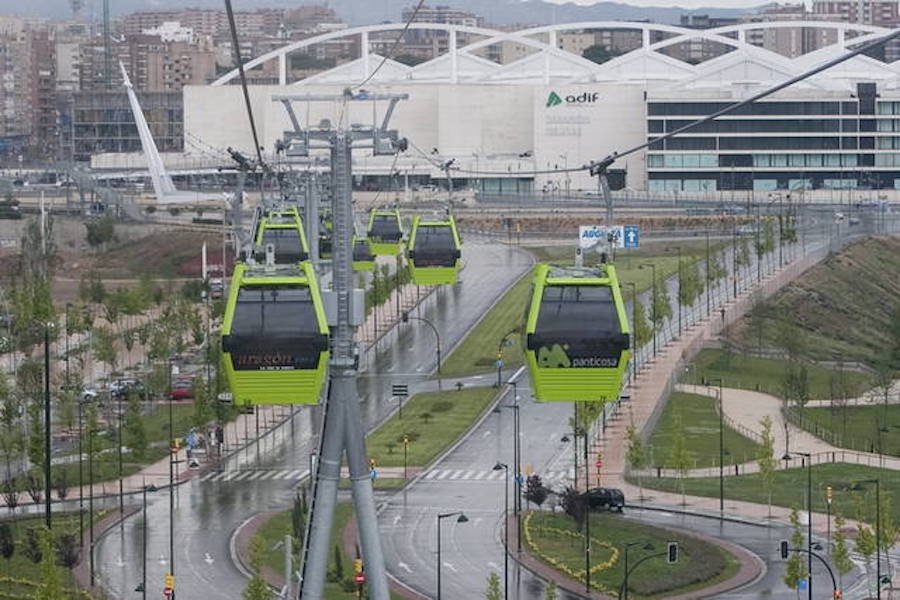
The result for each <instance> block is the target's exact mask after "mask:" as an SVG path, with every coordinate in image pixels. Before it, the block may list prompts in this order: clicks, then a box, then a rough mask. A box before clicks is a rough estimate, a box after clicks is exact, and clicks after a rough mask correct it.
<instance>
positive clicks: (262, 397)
mask: <svg viewBox="0 0 900 600" xmlns="http://www.w3.org/2000/svg"><path fill="white" fill-rule="evenodd" d="M328 355H329V329H328V323H327V321H326V318H325V308H324V305H323V303H322V297H321V294H320V293H319V286H318V283H317V281H316V275H315V271H314V269H313V266H312V265H311V264H310V263H309V262H304V263H301V264H299V265H292V266H278V267H271V266H269V267H252V268H251V267H248V266H247V265H244V264H238V265H237V266H236V267H235V271H234V276H233V277H232V282H231V287H230V289H229V294H228V302H227V304H226V309H225V320H224V322H223V325H222V361H223V363H224V367H225V373H226V377H227V378H228V384H229V387H230V388H231V392H232V394H233V396H234V401H235V403H236V404H315V403H317V402H318V401H319V398H320V396H321V395H322V389H323V387H324V385H325V377H326V372H327V365H328Z"/></svg>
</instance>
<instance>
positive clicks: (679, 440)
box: [669, 414, 691, 504]
mask: <svg viewBox="0 0 900 600" xmlns="http://www.w3.org/2000/svg"><path fill="white" fill-rule="evenodd" d="M669 464H670V465H671V466H672V468H673V469H675V470H676V471H677V472H678V480H679V484H680V485H681V503H682V504H687V501H686V500H685V491H684V478H685V477H687V473H688V469H690V467H691V455H690V454H689V453H688V449H687V436H686V433H685V431H684V423H683V422H682V420H681V415H680V414H679V415H678V416H676V417H675V440H674V442H673V444H672V450H671V452H670V454H669Z"/></svg>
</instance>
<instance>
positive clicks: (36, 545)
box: [22, 527, 44, 564]
mask: <svg viewBox="0 0 900 600" xmlns="http://www.w3.org/2000/svg"><path fill="white" fill-rule="evenodd" d="M22 552H23V553H24V554H25V556H27V557H28V560H30V561H31V562H33V563H35V564H37V563H39V562H41V559H42V558H43V556H44V554H43V549H42V547H41V540H40V536H39V535H38V530H37V529H35V528H34V527H29V528H28V529H26V530H25V543H24V546H23V548H22Z"/></svg>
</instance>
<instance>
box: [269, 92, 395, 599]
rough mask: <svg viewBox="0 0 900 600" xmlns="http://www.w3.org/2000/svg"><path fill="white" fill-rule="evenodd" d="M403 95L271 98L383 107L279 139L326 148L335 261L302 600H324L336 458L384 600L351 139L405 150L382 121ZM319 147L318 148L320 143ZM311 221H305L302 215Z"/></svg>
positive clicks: (302, 147)
mask: <svg viewBox="0 0 900 600" xmlns="http://www.w3.org/2000/svg"><path fill="white" fill-rule="evenodd" d="M406 98H408V95H406V94H370V93H365V92H360V93H358V94H356V95H354V94H352V93H351V92H350V91H349V90H348V91H347V92H345V94H344V95H342V96H324V95H309V96H293V95H291V96H274V97H273V98H272V99H273V101H275V102H281V103H283V104H284V105H285V107H286V108H287V110H288V112H289V114H293V111H292V109H291V108H290V103H291V102H293V101H301V102H311V101H328V102H337V103H339V104H342V106H341V114H342V116H343V117H347V118H349V116H348V115H349V112H350V111H349V106H348V104H349V103H350V102H352V101H376V100H379V101H385V100H387V101H388V102H389V104H388V108H387V110H386V113H385V118H384V121H383V122H382V123H380V124H379V123H374V124H373V126H372V128H371V129H363V128H356V127H354V129H353V130H352V131H349V130H348V129H347V128H346V124H345V123H343V122H340V123H337V124H336V128H335V129H330V130H321V131H319V130H316V131H311V130H303V129H301V127H300V125H299V122H298V120H297V119H292V123H293V124H294V131H288V132H286V134H285V138H284V141H283V144H284V147H285V149H286V153H287V155H288V156H309V150H310V148H322V149H325V148H327V149H329V151H330V154H331V193H332V209H331V212H332V227H333V257H332V261H331V265H332V296H331V297H332V298H333V301H334V302H335V304H336V306H335V308H336V310H335V311H334V312H335V314H336V316H335V318H334V322H333V323H329V325H331V354H330V360H329V368H330V385H329V388H328V392H327V398H326V401H325V406H324V422H323V427H322V435H321V437H320V440H319V451H318V456H319V460H318V462H317V467H316V473H315V479H314V482H315V487H314V490H313V504H312V507H311V513H312V516H311V518H310V520H309V522H308V526H307V535H306V536H305V542H304V561H303V569H302V581H301V588H300V598H303V599H309V600H314V599H315V600H318V599H319V598H322V597H323V595H324V587H325V575H326V570H327V566H328V559H329V556H330V550H331V529H332V524H333V522H334V510H335V506H336V505H337V492H338V483H339V480H340V470H341V458H342V455H343V453H344V452H345V451H346V453H347V466H348V469H349V471H350V481H351V489H352V493H353V506H354V510H355V512H356V520H357V527H358V531H359V541H360V546H361V549H362V555H363V559H364V564H365V573H366V576H367V584H368V586H369V597H370V598H372V599H373V600H390V593H389V591H388V583H387V570H386V568H385V564H384V553H383V551H382V548H381V540H380V538H379V533H378V520H377V515H376V512H375V495H374V492H373V489H372V479H371V475H370V471H369V464H368V460H367V456H366V441H365V429H364V427H363V421H362V413H361V411H360V406H359V404H360V399H359V393H358V391H357V386H356V379H357V367H358V357H357V355H356V344H355V342H354V336H353V334H354V331H355V329H356V327H357V326H359V325H361V324H362V323H361V321H362V319H363V318H364V317H363V315H364V310H363V309H364V306H363V303H364V298H363V295H362V294H361V293H358V292H357V290H355V289H354V279H355V276H354V272H353V234H354V219H353V198H352V187H351V186H352V180H353V178H352V172H351V170H352V156H351V154H352V150H353V148H354V141H356V140H361V141H365V140H369V142H370V147H372V148H373V149H374V152H375V154H376V155H378V154H382V155H384V154H395V153H396V152H398V151H400V150H402V149H403V148H404V147H405V144H404V142H405V140H402V139H398V136H397V132H396V131H392V130H387V122H388V120H389V118H390V115H391V114H392V113H393V109H394V107H395V105H396V104H397V102H398V101H400V100H404V99H406ZM323 142H324V144H323ZM307 219H309V215H307Z"/></svg>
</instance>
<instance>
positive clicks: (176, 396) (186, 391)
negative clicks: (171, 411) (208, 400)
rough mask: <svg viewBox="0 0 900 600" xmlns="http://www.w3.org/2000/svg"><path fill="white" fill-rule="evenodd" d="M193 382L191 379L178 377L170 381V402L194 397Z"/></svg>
mask: <svg viewBox="0 0 900 600" xmlns="http://www.w3.org/2000/svg"><path fill="white" fill-rule="evenodd" d="M193 387H194V380H193V378H191V377H178V378H177V379H175V380H173V381H172V389H171V390H169V398H171V399H172V400H189V399H190V398H193V397H194V390H193Z"/></svg>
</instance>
